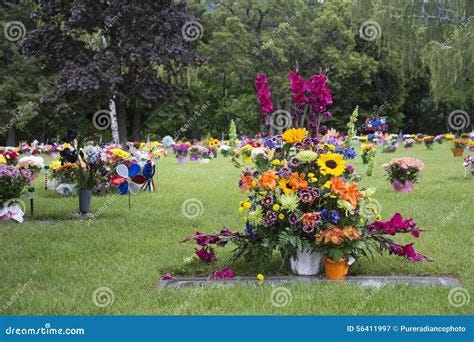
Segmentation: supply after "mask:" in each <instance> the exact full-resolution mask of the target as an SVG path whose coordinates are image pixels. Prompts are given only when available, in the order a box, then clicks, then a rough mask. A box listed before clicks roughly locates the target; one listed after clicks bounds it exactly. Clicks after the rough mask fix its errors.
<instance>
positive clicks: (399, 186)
mask: <svg viewBox="0 0 474 342" xmlns="http://www.w3.org/2000/svg"><path fill="white" fill-rule="evenodd" d="M413 186H414V184H413V182H410V181H406V182H405V183H402V182H400V181H398V180H396V179H394V180H393V182H392V187H393V190H395V191H396V192H411V191H413Z"/></svg>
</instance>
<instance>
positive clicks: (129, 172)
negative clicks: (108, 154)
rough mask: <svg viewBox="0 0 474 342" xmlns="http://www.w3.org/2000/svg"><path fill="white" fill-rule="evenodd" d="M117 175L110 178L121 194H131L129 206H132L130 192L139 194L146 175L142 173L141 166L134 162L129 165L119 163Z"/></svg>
mask: <svg viewBox="0 0 474 342" xmlns="http://www.w3.org/2000/svg"><path fill="white" fill-rule="evenodd" d="M115 171H116V172H117V174H116V175H113V176H112V178H111V179H110V183H111V184H112V185H114V186H116V187H117V191H118V193H119V194H120V195H126V194H128V195H129V198H128V207H129V208H130V194H133V195H138V193H139V192H140V188H141V185H143V184H144V183H145V177H143V176H142V175H140V174H139V173H140V166H139V165H138V164H132V165H130V166H129V167H127V166H126V165H124V164H119V165H117V168H116V169H115Z"/></svg>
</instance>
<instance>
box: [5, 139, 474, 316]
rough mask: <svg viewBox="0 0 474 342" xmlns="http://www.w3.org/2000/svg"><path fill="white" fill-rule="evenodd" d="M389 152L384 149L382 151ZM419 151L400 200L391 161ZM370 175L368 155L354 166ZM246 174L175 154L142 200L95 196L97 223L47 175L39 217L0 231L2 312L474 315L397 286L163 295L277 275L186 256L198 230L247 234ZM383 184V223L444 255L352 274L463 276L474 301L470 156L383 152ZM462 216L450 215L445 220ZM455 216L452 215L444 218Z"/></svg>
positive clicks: (441, 295) (273, 267)
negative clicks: (412, 232) (197, 211)
mask: <svg viewBox="0 0 474 342" xmlns="http://www.w3.org/2000/svg"><path fill="white" fill-rule="evenodd" d="M379 152H380V151H379ZM402 155H411V156H415V157H417V158H420V159H422V160H423V161H424V163H425V170H424V171H423V172H422V177H421V179H420V182H419V183H418V184H416V186H415V191H414V192H413V193H395V192H394V191H393V190H392V188H391V186H390V184H389V183H388V182H387V181H386V180H385V178H384V174H383V171H382V169H381V165H382V163H384V162H386V161H388V160H389V159H390V158H392V157H395V156H402ZM354 163H355V165H356V168H357V169H358V171H359V172H360V171H365V166H363V165H362V164H361V162H360V156H359V157H358V158H357V160H356V161H355V162H354ZM238 175H239V170H238V169H236V168H235V167H234V166H233V165H232V164H231V163H230V162H229V161H228V160H227V159H225V158H223V157H219V158H218V159H216V160H212V161H211V163H210V164H207V165H200V164H197V163H189V162H188V163H187V164H185V165H178V164H177V163H176V160H175V159H174V158H173V157H172V156H168V157H166V158H164V159H163V160H160V161H159V162H158V165H157V182H156V188H157V189H156V192H155V193H142V194H140V195H139V196H135V197H132V209H131V210H129V209H128V199H127V197H126V196H122V197H119V196H115V197H112V198H113V199H111V197H108V198H94V199H93V209H94V210H95V211H100V212H101V214H100V215H99V216H98V217H97V219H96V220H94V221H93V222H92V224H90V225H88V224H86V222H84V221H78V220H75V219H73V218H72V214H73V212H74V211H75V210H77V202H78V200H77V198H62V197H60V195H59V194H57V193H56V192H54V191H51V190H49V191H45V190H44V189H43V181H44V179H43V175H41V176H40V177H39V179H38V180H37V184H36V188H37V199H36V200H35V203H36V215H35V217H34V218H30V217H27V218H26V220H25V223H24V224H16V223H13V222H8V223H1V224H0V275H1V278H0V279H1V281H0V313H2V314H9V315H12V314H22V315H25V314H26V315H27V314H30V315H31V314H53V315H57V314H59V315H65V314H73V315H76V314H91V315H118V314H122V315H124V314H131V315H140V314H147V315H162V314H172V315H174V314H277V315H280V314H283V315H286V314H329V315H331V314H358V315H367V314H389V315H390V314H435V315H441V314H443V315H446V314H449V315H462V314H464V315H465V314H472V313H473V301H474V300H471V301H470V303H468V304H466V305H464V306H462V307H453V306H451V305H450V304H449V302H448V293H449V289H447V288H443V287H411V286H402V285H398V286H391V287H383V288H382V289H379V290H375V289H370V288H361V287H358V286H356V285H349V284H340V283H337V284H334V283H330V284H321V285H312V286H309V285H303V284H295V285H292V286H290V287H289V289H290V291H291V295H292V301H291V302H290V303H289V304H288V305H286V306H284V307H276V306H273V305H272V304H271V300H270V297H271V292H272V287H271V286H269V285H263V286H255V287H251V286H248V287H247V286H221V287H215V288H194V289H182V290H167V289H166V290H159V289H157V283H158V281H159V279H160V277H161V275H162V274H164V273H171V274H173V275H185V274H186V275H209V274H210V273H211V272H212V271H213V270H216V269H219V268H222V267H226V266H231V267H232V268H233V269H234V271H235V272H236V274H237V275H256V274H257V273H263V274H265V275H267V276H268V275H272V274H277V273H278V272H280V273H286V272H288V270H287V269H285V268H283V269H281V267H280V266H281V264H282V262H281V259H280V258H279V257H278V256H277V255H275V256H274V259H273V260H262V261H261V262H260V263H255V264H248V263H244V262H242V261H241V262H238V263H237V264H235V265H230V264H229V262H228V259H229V257H230V252H231V248H230V246H229V247H227V249H219V250H218V259H219V261H218V263H217V264H216V265H212V266H208V265H203V264H201V263H199V262H196V263H193V264H191V265H185V264H184V263H183V258H186V257H188V256H191V255H192V254H193V250H194V246H193V245H192V244H191V243H189V244H186V243H180V241H182V240H183V238H185V237H186V236H188V235H191V234H192V233H193V232H194V231H195V230H201V231H205V232H212V231H216V230H218V229H220V228H221V227H222V226H224V225H225V226H228V227H230V228H231V229H232V230H241V229H243V221H242V217H241V216H240V215H239V214H238V210H237V209H238V205H239V202H240V200H241V199H242V198H243V195H242V194H241V193H240V190H239V188H238V186H237V181H238ZM363 183H364V184H365V185H369V186H371V187H376V188H377V194H376V199H377V200H378V201H379V202H380V204H381V207H382V216H383V218H384V219H387V218H389V217H391V215H392V214H393V213H395V212H401V213H402V214H403V215H404V216H408V217H409V216H412V217H413V218H414V219H415V221H417V222H418V223H419V224H420V225H421V226H422V227H425V228H427V229H429V231H428V232H425V233H424V234H422V235H421V237H420V238H419V239H418V240H417V241H416V247H417V250H419V251H420V252H422V253H424V254H426V255H429V256H431V257H433V258H434V259H436V262H434V263H422V264H412V263H410V262H409V261H407V260H405V259H402V258H399V257H394V256H391V257H389V256H384V257H377V258H376V260H375V263H373V264H372V263H370V262H369V261H368V260H363V261H362V265H361V266H355V267H352V268H351V274H372V275H386V274H405V275H452V276H456V277H458V278H459V279H460V281H461V286H462V287H463V288H465V289H466V290H467V291H468V292H469V293H470V294H471V295H472V294H474V281H473V280H474V276H473V270H472V264H473V257H474V256H473V248H472V246H473V243H472V242H473V241H472V240H473V236H474V233H473V230H472V228H473V217H474V210H473V200H474V178H473V177H470V178H469V179H465V178H464V168H463V166H462V159H460V158H453V156H452V154H451V151H450V150H449V146H448V145H447V144H444V145H438V144H436V145H435V146H434V150H433V151H427V150H425V148H424V147H423V146H416V147H415V149H414V150H412V151H409V152H405V151H404V150H403V149H400V151H398V152H397V153H395V154H382V153H378V154H377V166H376V171H375V174H374V176H373V177H366V178H364V180H363ZM189 198H196V199H198V200H200V201H201V202H202V204H203V212H202V215H201V216H199V217H197V218H194V219H189V218H187V217H185V216H184V215H183V214H182V210H181V206H182V203H183V202H184V201H185V200H187V199H189ZM452 212H455V213H456V215H454V216H453V218H452V219H451V220H449V221H448V222H445V223H444V224H443V219H445V217H447V216H448V215H449V214H450V213H452ZM445 221H446V220H445ZM99 287H107V288H110V289H111V290H112V291H113V293H114V302H113V304H112V305H108V306H106V307H97V306H96V305H94V303H93V301H92V296H93V293H94V291H95V290H96V289H97V288H99Z"/></svg>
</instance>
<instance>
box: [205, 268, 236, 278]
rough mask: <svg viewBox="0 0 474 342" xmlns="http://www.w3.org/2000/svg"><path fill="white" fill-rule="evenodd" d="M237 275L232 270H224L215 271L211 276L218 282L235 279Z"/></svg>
mask: <svg viewBox="0 0 474 342" xmlns="http://www.w3.org/2000/svg"><path fill="white" fill-rule="evenodd" d="M234 276H235V273H234V271H232V269H230V268H224V269H222V270H219V271H215V272H214V273H212V274H211V275H210V278H211V279H214V280H218V279H232V278H234Z"/></svg>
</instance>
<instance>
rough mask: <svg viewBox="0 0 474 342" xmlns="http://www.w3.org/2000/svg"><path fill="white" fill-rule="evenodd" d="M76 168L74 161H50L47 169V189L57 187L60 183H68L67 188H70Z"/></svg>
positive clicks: (73, 182) (73, 183)
mask: <svg viewBox="0 0 474 342" xmlns="http://www.w3.org/2000/svg"><path fill="white" fill-rule="evenodd" d="M76 168H77V164H76V163H68V162H65V163H61V161H60V160H59V159H57V160H54V161H53V162H51V164H49V170H48V183H47V187H48V189H57V187H58V186H59V185H61V184H69V186H68V187H67V188H71V186H73V185H75V181H74V175H75V169H76ZM62 188H64V187H62ZM67 194H69V193H67Z"/></svg>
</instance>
